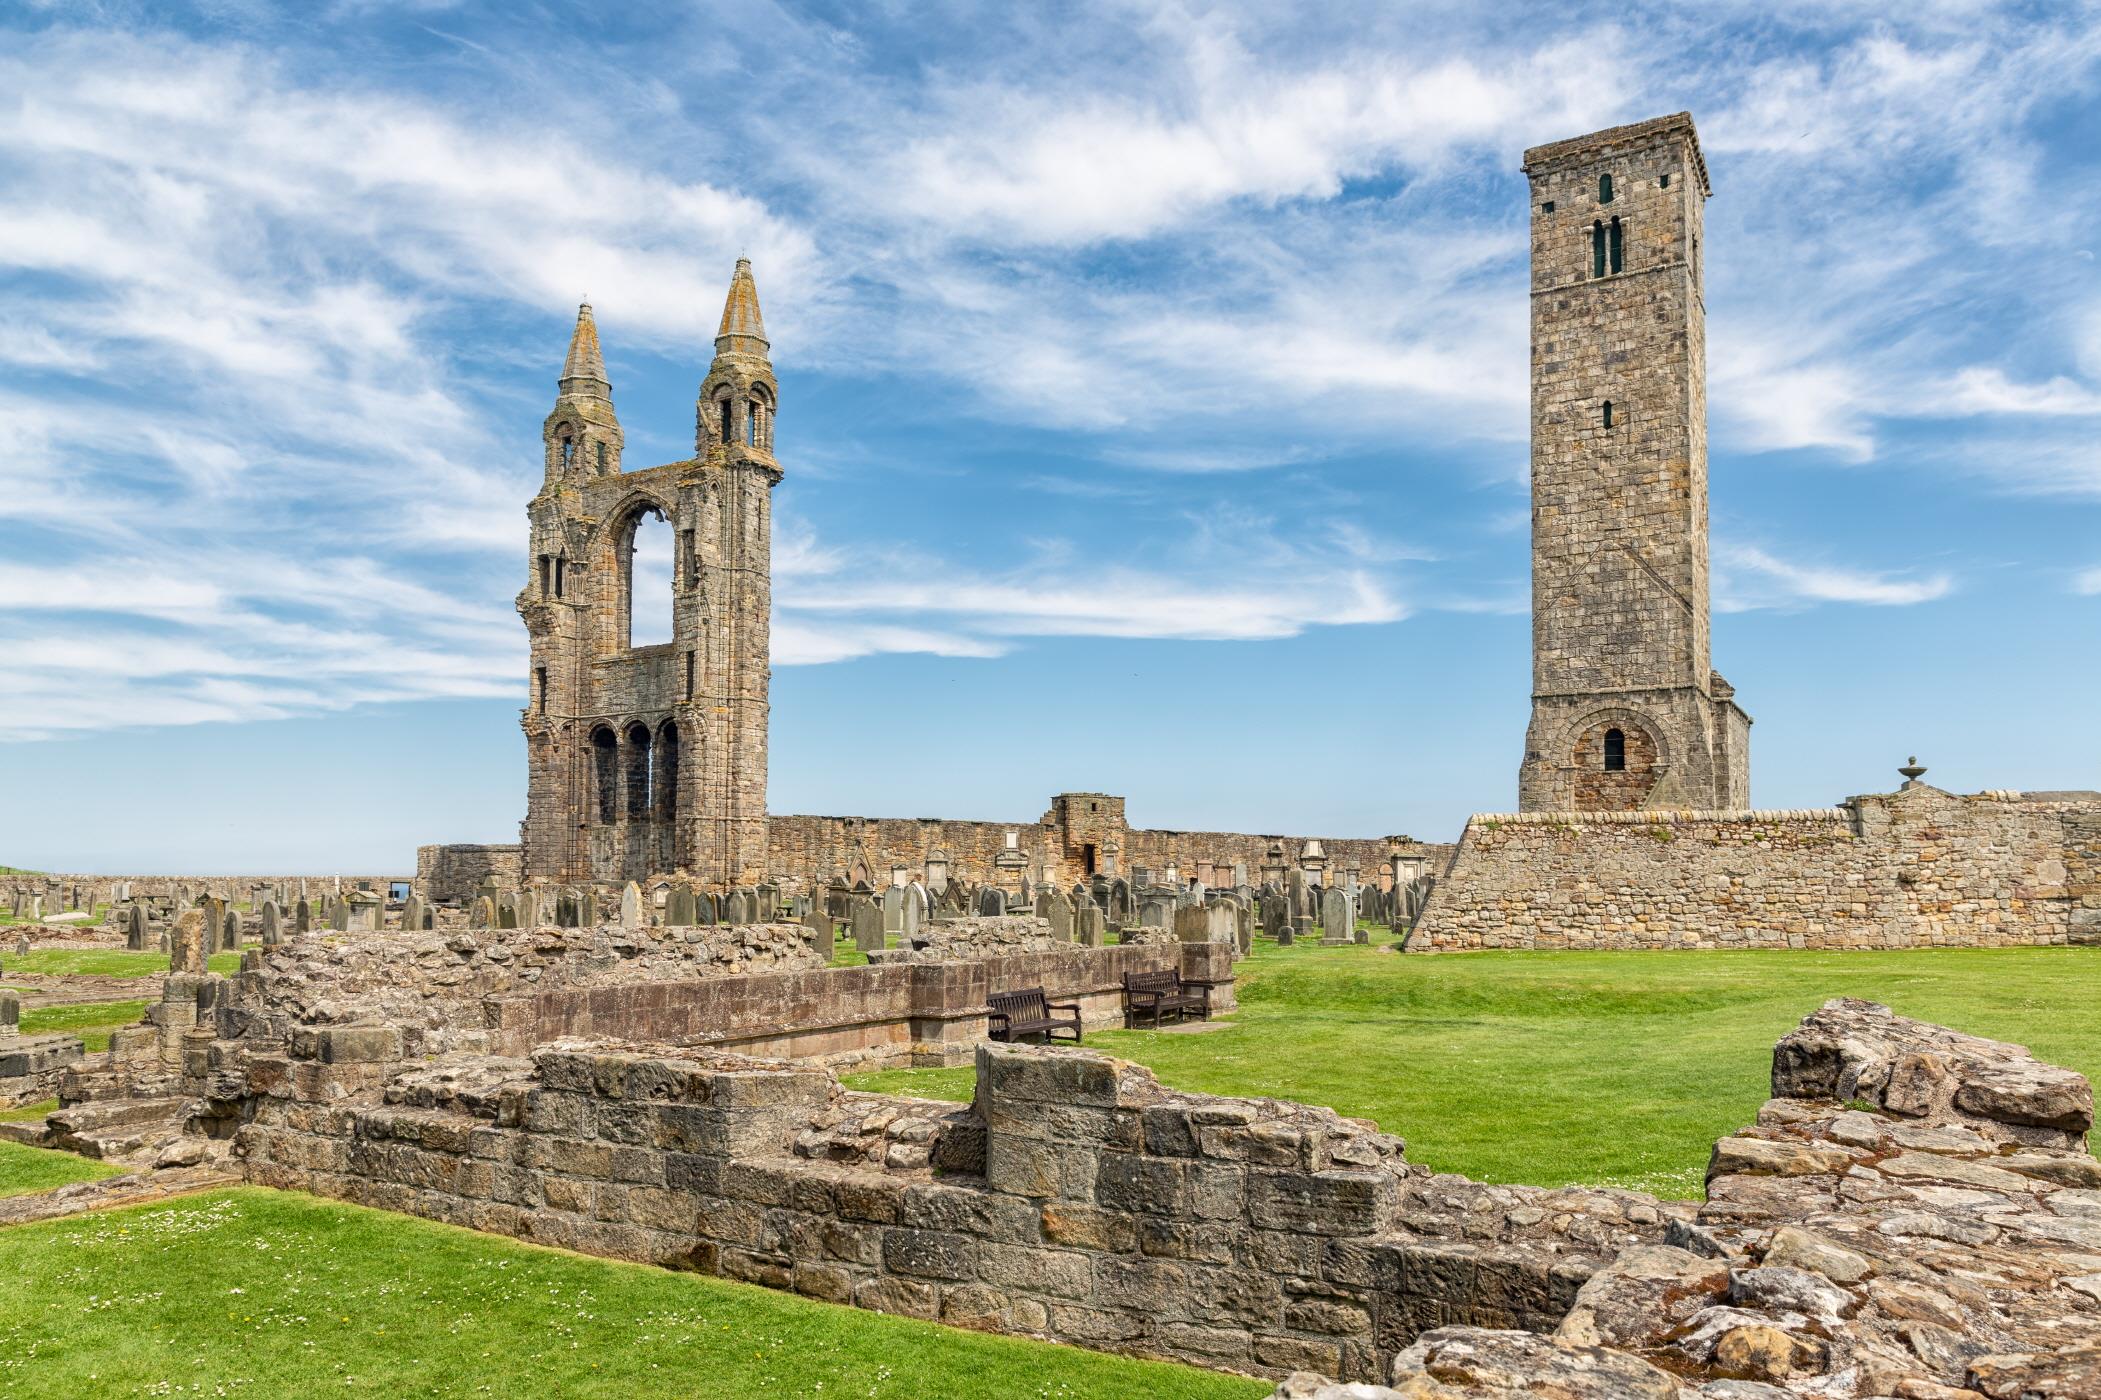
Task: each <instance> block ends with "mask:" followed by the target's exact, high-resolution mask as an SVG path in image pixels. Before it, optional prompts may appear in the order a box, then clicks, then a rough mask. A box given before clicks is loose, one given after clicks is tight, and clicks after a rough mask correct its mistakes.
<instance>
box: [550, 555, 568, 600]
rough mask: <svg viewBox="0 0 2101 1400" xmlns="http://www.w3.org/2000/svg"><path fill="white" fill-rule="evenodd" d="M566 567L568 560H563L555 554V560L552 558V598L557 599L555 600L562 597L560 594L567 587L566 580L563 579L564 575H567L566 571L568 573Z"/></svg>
mask: <svg viewBox="0 0 2101 1400" xmlns="http://www.w3.org/2000/svg"><path fill="white" fill-rule="evenodd" d="M568 565H569V561H568V560H566V559H564V558H562V556H561V555H559V554H557V555H556V556H555V558H554V596H555V597H557V598H559V597H561V596H562V594H563V591H564V590H565V589H566V588H567V586H568V580H567V578H565V577H564V576H565V575H566V574H567V573H568V571H569V570H568Z"/></svg>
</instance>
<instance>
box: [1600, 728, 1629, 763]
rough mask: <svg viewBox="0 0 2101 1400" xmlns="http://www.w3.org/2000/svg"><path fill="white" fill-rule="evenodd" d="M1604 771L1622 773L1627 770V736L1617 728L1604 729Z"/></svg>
mask: <svg viewBox="0 0 2101 1400" xmlns="http://www.w3.org/2000/svg"><path fill="white" fill-rule="evenodd" d="M1605 771H1606V772H1608V773H1624V772H1626V771H1627V736H1626V735H1624V734H1622V733H1620V731H1619V730H1617V729H1608V730H1606V731H1605Z"/></svg>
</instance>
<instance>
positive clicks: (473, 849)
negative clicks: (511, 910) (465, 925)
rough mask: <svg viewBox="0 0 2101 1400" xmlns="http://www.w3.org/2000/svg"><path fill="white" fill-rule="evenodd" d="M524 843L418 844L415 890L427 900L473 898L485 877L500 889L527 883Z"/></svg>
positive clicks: (514, 887)
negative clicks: (502, 844) (476, 844)
mask: <svg viewBox="0 0 2101 1400" xmlns="http://www.w3.org/2000/svg"><path fill="white" fill-rule="evenodd" d="M524 850H525V848H524V847H523V846H472V845H449V846H418V847H417V848H416V893H418V894H420V895H422V896H423V897H424V898H425V899H427V900H439V901H462V900H469V899H472V898H474V896H475V895H476V894H477V893H479V892H480V890H481V883H482V881H484V880H494V881H495V882H496V884H497V886H498V887H499V888H501V889H507V890H508V889H516V888H517V887H518V886H519V885H522V884H524V883H525V876H524V874H523V873H522V872H523V870H524V859H525V857H524Z"/></svg>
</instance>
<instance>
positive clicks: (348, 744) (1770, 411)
mask: <svg viewBox="0 0 2101 1400" xmlns="http://www.w3.org/2000/svg"><path fill="white" fill-rule="evenodd" d="M0 34H4V35H5V36H6V38H7V41H8V42H7V44H6V46H5V48H4V49H0V74H4V76H5V77H6V79H7V80H8V87H9V90H10V91H13V92H16V93H18V94H20V95H21V96H20V100H19V101H18V103H17V104H16V105H15V106H14V107H13V108H12V109H10V110H5V111H0V171H4V172H5V175H6V177H7V180H8V185H9V188H10V189H12V190H15V191H18V192H19V195H18V198H17V199H16V200H14V201H13V202H11V204H10V207H9V208H8V209H7V210H5V211H0V365H4V366H5V367H6V375H5V377H4V378H0V406H4V408H5V410H6V412H7V415H8V420H9V423H10V427H11V438H10V449H9V450H8V451H7V452H5V453H0V517H4V526H0V529H4V534H0V538H4V539H5V540H6V541H7V548H6V553H5V557H4V558H0V658H4V659H5V660H4V664H0V799H4V800H0V863H6V864H10V865H16V866H22V867H26V868H35V869H43V870H50V871H57V872H63V873H71V874H101V873H109V874H116V875H122V874H142V873H171V874H183V873H197V874H212V873H221V872H227V871H230V872H232V873H246V871H247V870H251V869H252V870H261V871H264V872H268V871H270V870H273V869H277V870H292V871H297V870H299V869H301V868H302V867H305V868H307V869H308V870H309V873H310V872H311V870H312V869H314V868H319V869H322V870H330V869H334V868H340V869H343V870H345V871H348V870H350V869H353V868H358V867H365V868H367V869H393V870H397V871H399V870H406V869H409V868H412V867H413V860H414V849H415V847H416V846H418V845H424V844H436V843H454V842H465V843H494V844H509V843H511V842H514V841H516V840H517V823H518V820H519V819H520V817H522V816H523V814H524V805H525V801H524V790H525V754H524V745H523V742H522V738H521V735H520V731H519V727H518V714H519V707H520V706H521V705H522V704H523V703H524V699H525V682H526V646H525V634H524V628H523V626H522V625H521V624H520V621H519V619H518V617H517V615H516V613H515V611H514V609H513V607H512V599H513V597H514V595H515V594H516V593H517V591H518V590H519V589H520V588H521V587H522V586H524V585H525V583H526V581H527V577H528V560H527V542H526V529H525V527H526V516H525V505H526V502H527V501H528V500H529V499H530V497H531V496H532V494H533V493H534V491H535V490H536V489H537V488H538V486H539V484H540V460H541V459H540V446H539V442H540V439H539V433H540V425H541V421H542V418H543V416H544V415H545V414H546V413H547V411H548V410H549V408H550V407H551V406H552V404H553V401H554V395H555V379H556V376H557V375H558V373H559V371H560V367H561V362H562V355H563V350H564V347H565V346H566V344H567V337H568V332H569V328H570V326H571V324H572V322H573V319H574V316H575V309H576V304H577V302H578V301H579V300H581V299H582V298H583V297H584V296H585V295H586V294H589V295H590V297H591V300H592V302H593V305H594V307H595V309H596V317H597V321H598V325H599V330H600V334H601V338H602V343H603V347H604V352H605V356H606V361H607V367H608V374H609V378H610V380H611V383H612V387H613V398H614V402H615V404H616V406H617V409H618V412H619V416H620V421H621V424H622V426H623V429H624V431H625V434H626V456H627V461H628V463H629V464H630V465H632V466H643V465H649V464H654V463H657V462H665V461H674V460H679V459H682V458H683V457H685V456H687V455H689V454H690V451H691V443H692V433H693V413H694V394H695V391H696V389H697V387H698V385H699V383H700V379H701V376H702V375H703V374H704V373H705V371H706V368H707V364H708V359H709V354H710V343H709V342H710V337H711V335H712V333H713V330H714V323H715V319H716V317H717V316H719V314H720V310H721V306H722V297H723V289H724V287H725V285H726V284H727V280H728V277H729V274H730V270H731V268H732V266H733V264H734V262H735V260H736V258H737V257H739V256H749V257H750V258H751V260H752V263H753V266H754V272H755V277H756V283H757V287H758V292H759V295H760V297H761V298H762V300H763V303H764V306H765V315H766V322H767V326H768V329H769V332H770V334H771V337H772V353H773V359H774V364H775V368H776V370H777V372H778V375H779V379H780V387H781V398H780V404H779V411H778V419H777V436H776V451H777V456H778V458H779V460H780V463H781V465H782V467H783V469H784V470H785V473H786V477H785V480H784V481H783V483H782V484H781V486H780V487H779V488H778V490H777V492H776V495H775V506H776V531H775V539H774V550H773V569H774V590H775V612H774V618H773V653H774V654H773V663H774V669H773V679H772V710H771V739H770V767H769V804H768V805H769V809H770V810H772V811H775V812H778V813H780V814H784V815H793V814H824V813H837V814H842V815H845V814H851V815H866V816H941V817H944V818H946V819H950V820H963V819H976V820H1015V821H1025V820H1033V819H1034V817H1035V816H1036V815H1037V814H1040V812H1041V811H1042V804H1044V803H1045V802H1047V801H1048V799H1049V798H1050V797H1051V796H1052V795H1053V794H1055V793H1056V792H1059V791H1066V790H1081V789H1092V790H1101V791H1107V792H1113V793H1117V794H1119V795H1122V796H1124V797H1125V798H1126V799H1128V801H1129V804H1130V817H1131V820H1132V822H1133V824H1134V825H1137V826H1141V827H1146V828H1155V829H1168V830H1219V831H1241V832H1249V833H1263V832H1286V833H1293V834H1303V835H1309V836H1311V835H1318V836H1323V837H1326V836H1350V835H1361V836H1383V835H1390V834H1406V835H1409V836H1412V837H1415V838H1417V839H1420V840H1425V841H1439V842H1443V841H1454V840H1457V839H1458V835H1459V832H1460V830H1461V828H1462V827H1463V825H1464V822H1465V820H1466V818H1467V817H1468V816H1470V815H1472V814H1475V813H1492V812H1498V811H1507V810H1511V809H1513V808H1514V807H1515V806H1516V778H1517V770H1518V763H1519V759H1520V757H1521V756H1522V751H1523V743H1524V734H1525V723H1526V713H1527V709H1528V705H1529V701H1530V666H1529V662H1530V652H1529V648H1530V632H1529V622H1528V614H1529V606H1530V588H1529V577H1528V572H1527V570H1528V563H1529V554H1528V527H1529V518H1530V509H1529V507H1530V503H1529V498H1528V489H1527V384H1528V378H1527V376H1528V341H1527V316H1528V310H1527V308H1528V292H1527V279H1526V268H1527V257H1528V248H1529V245H1528V234H1527V222H1528V215H1527V195H1526V187H1525V180H1524V177H1523V176H1522V174H1521V173H1520V172H1519V170H1518V163H1519V160H1520V158H1521V155H1522V152H1523V151H1524V149H1525V148H1527V147H1530V146H1537V145H1542V144H1546V143H1549V142H1553V141H1558V140H1563V139H1567V138H1570V137H1575V136H1579V135H1582V134H1585V133H1587V132H1591V131H1595V130H1598V129H1600V128H1604V127H1608V126H1613V125H1616V124H1620V123H1624V122H1628V121H1635V120H1640V119H1644V118H1648V117H1652V116H1657V115H1661V114H1665V113H1671V112H1677V111H1680V110H1688V111H1690V112H1691V113H1692V116H1693V119H1694V121H1695V123H1696V125H1697V127H1698V130H1699V134H1700V140H1701V143H1702V147H1703V150H1704V153H1705V158H1706V162H1707V165H1708V168H1709V171H1710V173H1711V176H1712V180H1713V197H1712V198H1711V199H1710V200H1709V201H1708V203H1707V205H1706V218H1707V243H1706V256H1705V267H1706V281H1707V287H1706V290H1707V307H1706V311H1707V326H1708V335H1709V348H1708V376H1709V421H1708V437H1709V459H1710V481H1711V491H1712V524H1711V548H1710V554H1711V558H1712V563H1713V573H1714V578H1713V584H1714V599H1715V611H1714V618H1713V655H1714V662H1715V665H1716V668H1717V669H1718V670H1719V671H1720V672H1721V673H1722V674H1723V675H1724V676H1726V677H1727V678H1728V680H1729V681H1730V682H1731V683H1732V684H1733V686H1734V687H1735V690H1736V693H1737V696H1738V698H1739V700H1740V701H1741V703H1742V704H1743V705H1744V707H1745V708H1746V709H1747V710H1748V711H1749V713H1750V715H1751V716H1752V718H1753V721H1754V725H1753V728H1752V730H1751V741H1750V777H1751V801H1752V803H1753V804H1754V805H1755V806H1756V807H1757V808H1760V809H1778V810H1785V809H1791V808H1801V807H1820V806H1828V805H1831V804H1832V803H1835V802H1837V801H1840V800H1842V799H1843V798H1845V797H1849V796H1853V795H1856V794H1861V793H1871V792H1878V791H1888V790H1890V789H1891V788H1893V787H1894V786H1895V785H1896V782H1897V778H1896V776H1895V772H1896V768H1897V767H1898V765H1900V764H1902V763H1903V762H1904V761H1905V759H1906V757H1907V756H1908V755H1911V754H1917V755H1918V756H1919V758H1920V759H1921V761H1923V762H1924V763H1925V764H1926V765H1927V767H1928V769H1929V773H1928V775H1927V778H1926V781H1927V782H1929V783H1931V784H1933V785H1935V786H1938V787H1943V788H1946V789H1948V790H1950V791H1955V792H1976V791H1980V790H1987V789H2015V790H2022V791H2052V790H2077V789H2084V788H2101V743H2097V742H2096V740H2095V739H2094V737H2093V734H2094V731H2093V724H2092V710H2093V708H2094V706H2093V701H2092V696H2093V695H2094V694H2095V693H2096V691H2097V688H2101V645H2097V643H2101V451H2097V450H2096V448H2095V447H2094V445H2093V439H2094V430H2095V426H2096V423H2097V421H2101V279H2097V278H2096V276H2095V271H2094V266H2095V258H2096V254H2097V251H2101V244H2097V239H2096V235H2095V233H2094V230H2095V229H2096V228H2101V217H2097V216H2101V207H2097V206H2101V180H2097V179H2096V178H2095V176H2096V173H2097V167H2101V150H2097V149H2096V148H2095V147H2094V145H2093V143H2092V142H2091V141H2090V140H2089V139H2088V138H2087V133H2089V132H2091V131H2092V130H2094V129H2097V128H2101V83H2097V81H2096V79H2097V77H2101V16H2096V15H2095V14H2094V13H2092V12H2091V11H2088V10H2083V9H2082V8H2081V7H2079V6H2075V5H2050V4H2045V5H2042V6H2013V5H2010V4H2009V5H1996V4H1989V3H1987V4H1985V5H1982V6H1980V7H1976V8H1973V9H1967V10H1963V11H1961V12H1959V13H1956V12H1947V13H1943V12H1941V11H1938V10H1934V9H1931V8H1927V9H1925V10H1923V11H1922V12H1920V13H1917V14H1908V15H1905V16H1901V17H1887V16H1880V15H1869V16H1865V17H1862V16H1856V15H1853V14H1850V13H1846V14H1832V13H1827V12H1826V11H1824V10H1822V9H1819V8H1815V7H1799V8H1793V7H1781V9H1780V10H1778V11H1777V12H1776V11H1774V10H1773V8H1772V7H1770V6H1763V7H1754V6H1750V5H1747V4H1736V3H1723V4H1717V5H1712V6H1702V7H1697V8H1688V9H1684V10H1676V11H1669V10H1667V11H1662V12H1659V13H1657V14H1653V15H1648V16H1644V17H1643V18H1642V20H1641V22H1640V23H1638V24H1635V23H1631V22H1629V21H1628V20H1627V19H1626V17H1625V16H1624V15H1623V14H1622V12H1620V11H1619V10H1616V9H1606V8H1602V7H1599V8H1595V9H1593V8H1587V7H1584V6H1580V5H1578V6H1573V7H1571V6H1555V7H1551V8H1549V7H1545V6H1528V7H1526V11H1525V13H1524V14H1523V15H1522V16H1520V17H1517V18H1515V19H1513V18H1512V17H1511V16H1509V15H1507V14H1505V13H1503V12H1500V11H1499V12H1492V13H1484V14H1477V13H1474V12H1472V11H1458V12H1453V13H1432V14H1427V15H1423V14H1396V13H1393V12H1391V11H1390V10H1389V9H1388V8H1387V7H1382V6H1365V5H1355V6H1353V5H1348V4H1346V5H1344V6H1343V7H1342V8H1341V9H1339V10H1338V9H1335V8H1333V7H1330V8H1328V9H1324V10H1321V11H1318V12H1309V13H1304V14H1296V13H1294V14H1283V13H1276V12H1272V10H1271V9H1270V8H1269V7H1261V6H1246V7H1243V8H1235V7H1232V6H1226V7H1223V8H1219V9H1217V10H1214V11H1210V12H1207V13H1205V14H1203V15H1200V16H1193V15H1189V14H1185V13H1182V12H1180V11H1176V10H1173V9H1164V8H1163V9H1161V10H1158V11H1145V10H1142V9H1141V10H1133V9H1132V8H1130V7H1128V6H1120V5H1104V6H1083V7H1082V8H1081V9H1080V10H1079V11H1076V12H1073V13H1072V14H1071V15H1070V16H1069V17H1065V18H1061V19H1060V20H1057V21H1047V20H1043V19H1041V18H1039V17H1038V16H1036V15H1034V14H1031V13H1028V12H1020V11H1017V12H1006V11H995V12H977V11H972V10H968V9H959V10H957V11H955V12H954V13H953V14H951V15H950V16H949V18H948V19H947V20H946V21H945V22H942V23H934V24H929V23H926V22H924V21H923V20H920V21H908V20H907V19H905V18H902V17H897V18H893V17H891V16H888V15H885V14H880V13H878V14H862V15H856V16H854V17H853V18H852V20H851V21H848V22H842V23H836V24H835V23H829V22H827V21H826V20H825V19H823V18H821V17H819V16H816V15H812V14H808V13H804V12H801V11H797V10H794V9H790V8H786V7H782V8H774V9H766V8H761V9H754V10H750V11H747V12H743V13H740V14H738V15H736V16H734V17H732V18H729V19H725V18H723V17H721V16H684V15H676V14H659V13H655V12H650V13H640V14H607V13H604V12H602V11H600V10H598V9H595V8H591V7H583V6H574V5H562V4H557V5H555V6H552V7H549V8H548V9H545V10H542V11H537V12H534V13H531V14H528V15H525V16H522V17H521V16H519V15H517V14H515V13H512V12H511V10H510V8H509V7H503V6H496V5H491V4H486V3H475V2H474V0H461V2H460V3H453V4H440V5H436V6H433V7H430V8H429V9H428V10H425V11H419V12H418V13H414V14H409V13H395V12H392V11H388V10H385V9H373V8H370V7H362V6H346V7H329V8H324V9H320V10H317V11H314V12H312V13H307V12H304V11H301V12H298V13H292V12H285V13H279V12H278V11H276V10H274V9H272V8H270V7H263V8H262V9H260V10H256V11H252V12H250V11H242V10H238V9H235V10H229V11H227V12H225V13H220V14H213V15H206V16H198V15H195V14H189V13H184V12H181V11H179V10H177V9H175V8H173V7H163V6H161V5H159V4H157V3H155V0H141V3H139V4H137V5H134V6H131V7H129V8H119V9H116V10H112V11H107V12H98V13H97V14H96V15H95V16H92V17H90V18H89V19H86V20H80V19H77V18H76V17H75V16H74V14H73V13H72V12H71V11H69V10H67V9H65V8H63V7H57V6H51V7H49V8H46V9H41V10H32V11H31V12H29V13H25V14H20V15H16V16H12V17H11V18H10V20H9V21H8V22H7V23H5V24H4V25H0ZM667 557H668V556H667ZM653 558H654V556H650V555H648V554H646V553H645V556H644V557H643V559H642V560H641V561H640V567H642V568H643V569H644V570H645V572H646V571H647V570H648V569H649V568H650V567H652V566H653ZM664 591H665V594H666V595H667V598H668V579H667V582H666V586H665V590H664ZM666 610H668V609H661V610H660V611H666ZM643 611H646V610H643ZM652 620H655V619H653V618H650V617H643V618H641V619H640V624H641V625H642V626H643V627H644V628H645V631H644V632H643V633H642V634H641V635H642V636H643V637H644V638H645V639H646V637H647V635H648V634H647V632H646V626H647V624H648V623H649V622H651V621H652ZM1006 813H1011V814H1012V816H1011V817H1009V816H1005V815H1003V814H1006ZM403 860H406V861H407V862H408V864H407V865H401V864H399V863H398V862H401V861H403Z"/></svg>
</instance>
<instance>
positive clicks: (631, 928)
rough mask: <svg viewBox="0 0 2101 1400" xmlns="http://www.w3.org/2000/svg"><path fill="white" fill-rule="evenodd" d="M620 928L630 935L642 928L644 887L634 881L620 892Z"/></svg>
mask: <svg viewBox="0 0 2101 1400" xmlns="http://www.w3.org/2000/svg"><path fill="white" fill-rule="evenodd" d="M620 927H621V928H623V929H625V930H627V931H628V932H629V933H635V932H638V931H639V930H640V929H641V927H642V887H641V886H640V885H637V884H636V883H635V882H634V881H633V880H630V881H628V882H627V888H625V889H623V890H622V891H620Z"/></svg>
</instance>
